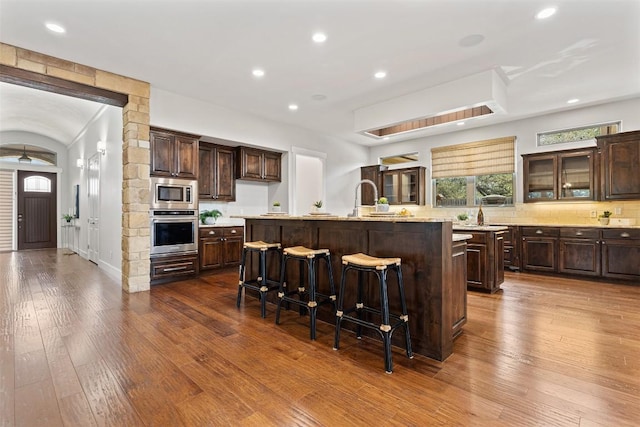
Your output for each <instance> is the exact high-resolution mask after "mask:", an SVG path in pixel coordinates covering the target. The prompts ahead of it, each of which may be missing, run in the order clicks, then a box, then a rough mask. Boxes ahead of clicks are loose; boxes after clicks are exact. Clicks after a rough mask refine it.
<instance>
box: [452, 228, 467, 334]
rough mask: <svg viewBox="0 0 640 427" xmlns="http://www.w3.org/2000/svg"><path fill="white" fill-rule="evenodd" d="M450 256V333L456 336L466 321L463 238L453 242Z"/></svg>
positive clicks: (465, 250)
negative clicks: (451, 272)
mask: <svg viewBox="0 0 640 427" xmlns="http://www.w3.org/2000/svg"><path fill="white" fill-rule="evenodd" d="M451 256H452V271H453V276H452V278H451V283H452V285H453V286H452V288H451V315H452V317H453V319H452V322H451V333H452V334H451V335H452V336H453V337H457V336H458V335H460V333H461V332H462V327H463V326H464V325H465V323H467V243H466V242H465V241H464V240H462V241H457V242H453V245H452V246H451Z"/></svg>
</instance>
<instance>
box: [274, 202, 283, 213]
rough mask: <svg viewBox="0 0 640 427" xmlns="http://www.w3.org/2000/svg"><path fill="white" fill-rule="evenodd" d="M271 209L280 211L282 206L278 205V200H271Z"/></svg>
mask: <svg viewBox="0 0 640 427" xmlns="http://www.w3.org/2000/svg"><path fill="white" fill-rule="evenodd" d="M272 209H273V212H280V210H281V209H282V208H281V207H280V202H273V207H272Z"/></svg>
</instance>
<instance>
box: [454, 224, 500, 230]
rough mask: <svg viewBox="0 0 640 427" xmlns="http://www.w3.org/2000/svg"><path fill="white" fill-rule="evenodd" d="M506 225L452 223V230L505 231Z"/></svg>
mask: <svg viewBox="0 0 640 427" xmlns="http://www.w3.org/2000/svg"><path fill="white" fill-rule="evenodd" d="M507 229H508V227H507V226H506V225H461V224H453V230H454V231H460V230H469V231H505V230H507Z"/></svg>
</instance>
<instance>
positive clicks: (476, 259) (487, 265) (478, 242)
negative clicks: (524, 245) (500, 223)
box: [467, 231, 504, 293]
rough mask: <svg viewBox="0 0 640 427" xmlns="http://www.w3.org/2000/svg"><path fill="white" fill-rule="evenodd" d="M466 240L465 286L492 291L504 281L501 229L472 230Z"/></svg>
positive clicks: (496, 289) (497, 288) (498, 287)
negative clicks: (497, 230) (470, 236)
mask: <svg viewBox="0 0 640 427" xmlns="http://www.w3.org/2000/svg"><path fill="white" fill-rule="evenodd" d="M469 234H471V235H472V236H473V237H472V238H471V239H470V240H469V241H468V242H467V287H468V288H469V289H470V290H480V291H488V292H490V293H494V292H496V291H498V290H499V289H500V285H501V284H502V283H503V282H504V235H503V232H502V231H499V232H494V231H472V232H469Z"/></svg>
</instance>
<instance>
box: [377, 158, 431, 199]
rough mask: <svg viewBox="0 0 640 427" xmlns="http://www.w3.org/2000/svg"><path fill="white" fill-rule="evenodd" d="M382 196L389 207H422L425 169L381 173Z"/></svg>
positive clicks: (421, 167) (406, 169)
mask: <svg viewBox="0 0 640 427" xmlns="http://www.w3.org/2000/svg"><path fill="white" fill-rule="evenodd" d="M382 196H384V197H386V198H387V200H388V201H389V204H390V205H424V203H425V168H424V167H423V166H419V167H414V168H405V169H395V170H387V171H384V172H382Z"/></svg>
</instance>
